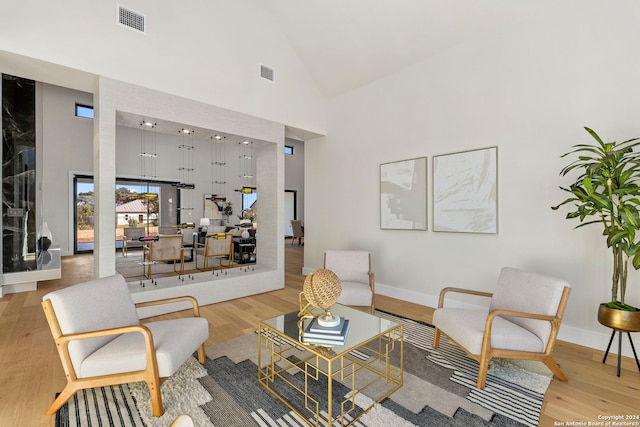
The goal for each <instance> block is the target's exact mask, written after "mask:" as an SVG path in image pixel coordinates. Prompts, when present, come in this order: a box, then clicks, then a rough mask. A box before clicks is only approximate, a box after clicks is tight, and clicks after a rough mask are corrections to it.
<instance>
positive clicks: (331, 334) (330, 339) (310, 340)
mask: <svg viewBox="0 0 640 427" xmlns="http://www.w3.org/2000/svg"><path fill="white" fill-rule="evenodd" d="M348 333H349V319H345V318H344V317H341V318H340V323H339V324H338V325H337V326H331V327H327V326H321V325H320V324H318V319H317V318H313V319H311V322H309V324H308V325H307V327H306V328H304V331H303V332H302V342H303V343H306V344H319V345H324V346H333V345H344V343H345V340H346V339H347V334H348Z"/></svg>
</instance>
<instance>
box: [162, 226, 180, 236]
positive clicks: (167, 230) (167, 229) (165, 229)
mask: <svg viewBox="0 0 640 427" xmlns="http://www.w3.org/2000/svg"><path fill="white" fill-rule="evenodd" d="M178 230H179V229H178V228H177V227H171V226H162V227H158V234H162V235H165V236H167V235H172V234H178Z"/></svg>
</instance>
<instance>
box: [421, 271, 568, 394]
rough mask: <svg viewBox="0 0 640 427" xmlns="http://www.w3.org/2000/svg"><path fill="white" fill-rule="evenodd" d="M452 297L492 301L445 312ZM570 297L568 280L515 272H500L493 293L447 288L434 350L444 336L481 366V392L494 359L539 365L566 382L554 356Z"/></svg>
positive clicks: (437, 319)
mask: <svg viewBox="0 0 640 427" xmlns="http://www.w3.org/2000/svg"><path fill="white" fill-rule="evenodd" d="M452 292H458V293H465V294H470V295H476V296H481V297H488V298H491V301H490V304H489V308H488V310H487V309H482V308H477V309H476V308H455V307H444V302H445V296H446V295H447V294H449V293H452ZM569 292H570V286H569V284H568V283H567V282H565V281H564V280H560V279H555V278H553V277H549V276H544V275H541V274H536V273H530V272H526V271H522V270H518V269H515V268H511V267H505V268H503V269H502V271H501V272H500V276H499V278H498V284H497V286H496V289H495V291H494V292H493V293H489V292H480V291H473V290H468V289H460V288H445V289H443V290H442V291H441V292H440V301H439V303H438V309H437V310H436V311H435V312H434V313H433V324H434V326H435V327H436V329H435V333H434V337H433V347H434V348H437V347H438V345H439V341H440V334H441V333H443V334H445V335H446V336H447V337H449V338H450V339H451V340H452V341H453V342H454V343H455V344H457V345H458V346H460V347H461V348H462V349H463V350H465V351H466V352H467V353H468V354H469V355H470V356H472V357H473V358H474V359H476V360H477V361H478V362H480V367H479V371H478V381H477V384H476V385H477V387H478V388H480V389H482V388H484V386H485V384H486V377H487V370H488V367H489V361H490V360H491V359H492V358H493V357H502V358H509V359H531V360H538V361H541V362H543V363H544V364H545V365H547V367H548V368H549V369H550V370H551V371H552V372H553V373H554V374H555V376H556V377H557V378H558V379H560V380H561V381H567V377H566V376H565V374H564V373H563V372H562V370H561V369H560V367H559V366H558V365H557V363H556V362H555V360H554V359H553V355H552V352H553V347H554V345H555V342H556V337H557V335H558V330H559V329H560V323H561V321H562V316H563V315H564V310H565V307H566V304H567V300H568V298H569Z"/></svg>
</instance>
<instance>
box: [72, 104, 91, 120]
mask: <svg viewBox="0 0 640 427" xmlns="http://www.w3.org/2000/svg"><path fill="white" fill-rule="evenodd" d="M76 117H84V118H85V119H93V107H90V106H88V105H82V104H76Z"/></svg>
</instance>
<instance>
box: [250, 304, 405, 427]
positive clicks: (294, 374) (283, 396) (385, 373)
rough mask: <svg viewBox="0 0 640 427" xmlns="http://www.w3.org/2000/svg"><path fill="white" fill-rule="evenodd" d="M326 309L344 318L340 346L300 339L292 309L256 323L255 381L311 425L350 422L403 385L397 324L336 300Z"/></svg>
mask: <svg viewBox="0 0 640 427" xmlns="http://www.w3.org/2000/svg"><path fill="white" fill-rule="evenodd" d="M331 313H333V314H334V315H337V316H343V317H345V318H347V319H349V323H350V327H349V333H348V335H347V339H346V341H345V345H342V346H334V347H324V346H317V345H311V344H305V343H302V342H301V341H300V338H301V336H300V327H299V325H298V323H299V318H298V313H297V312H294V313H289V314H284V315H282V316H278V317H274V318H272V319H268V320H264V321H262V322H260V324H259V331H258V382H259V383H260V384H262V386H264V387H265V388H266V389H267V390H269V391H270V392H271V393H272V394H273V395H274V396H276V397H277V398H278V399H280V400H281V401H282V402H283V403H284V404H285V405H287V406H288V407H289V408H290V409H291V410H292V411H294V412H295V413H296V414H297V415H298V416H299V417H300V418H301V419H303V420H304V421H306V422H307V423H308V424H309V425H311V426H320V425H323V426H326V425H341V426H349V425H352V424H353V423H355V422H356V421H357V420H358V419H359V418H360V417H361V416H362V415H364V414H365V413H366V412H367V411H369V410H370V409H371V408H373V406H374V405H375V404H376V403H378V402H381V401H382V400H384V399H385V398H387V397H388V396H390V395H391V394H392V393H393V392H395V391H396V390H398V389H399V388H400V387H402V384H403V357H404V353H403V351H404V347H403V338H404V336H403V328H402V324H401V323H397V322H393V321H391V320H387V319H383V318H381V317H378V316H374V315H372V314H369V313H365V312H362V311H358V310H354V309H352V308H349V307H346V306H343V305H340V304H335V305H334V306H333V307H331ZM309 321H310V320H308V319H307V320H304V322H303V325H302V326H306V324H307V322H309Z"/></svg>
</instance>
